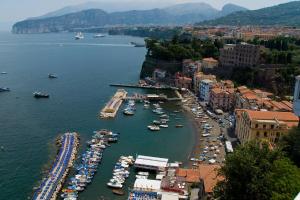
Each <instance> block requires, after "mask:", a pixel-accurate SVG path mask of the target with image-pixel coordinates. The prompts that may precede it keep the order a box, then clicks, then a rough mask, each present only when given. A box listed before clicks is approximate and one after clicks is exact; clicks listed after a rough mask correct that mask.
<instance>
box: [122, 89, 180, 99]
mask: <svg viewBox="0 0 300 200" xmlns="http://www.w3.org/2000/svg"><path fill="white" fill-rule="evenodd" d="M175 94H176V96H177V97H173V98H168V97H167V95H164V94H159V95H157V94H146V95H142V94H135V95H133V96H126V97H125V98H123V99H124V100H134V101H143V100H148V101H181V100H183V98H182V96H181V95H180V93H179V92H178V91H176V90H175ZM178 94H179V95H178Z"/></svg>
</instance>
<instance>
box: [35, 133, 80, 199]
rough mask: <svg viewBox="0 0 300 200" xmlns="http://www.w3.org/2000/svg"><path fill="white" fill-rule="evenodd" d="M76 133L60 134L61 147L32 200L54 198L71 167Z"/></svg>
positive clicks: (74, 154) (75, 144)
mask: <svg viewBox="0 0 300 200" xmlns="http://www.w3.org/2000/svg"><path fill="white" fill-rule="evenodd" d="M78 144H79V141H78V134H77V133H65V134H64V135H63V136H61V147H60V150H59V153H58V155H57V157H56V160H55V162H54V163H53V166H52V168H51V170H50V172H49V175H48V177H47V178H45V179H44V180H43V182H42V183H41V185H40V186H39V188H38V189H37V190H36V192H35V193H34V196H33V198H32V199H33V200H55V199H56V198H57V195H58V193H59V192H60V190H61V187H62V185H63V183H64V181H65V179H66V176H67V174H68V172H69V169H70V167H72V165H73V162H74V160H75V157H76V154H77V150H78Z"/></svg>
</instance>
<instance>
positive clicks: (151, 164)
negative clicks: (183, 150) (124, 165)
mask: <svg viewBox="0 0 300 200" xmlns="http://www.w3.org/2000/svg"><path fill="white" fill-rule="evenodd" d="M134 166H135V167H136V168H139V169H147V170H155V171H164V170H165V169H166V167H167V166H168V159H167V158H157V157H151V156H142V155H138V156H137V158H136V160H135V163H134Z"/></svg>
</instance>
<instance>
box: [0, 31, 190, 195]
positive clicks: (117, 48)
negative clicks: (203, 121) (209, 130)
mask: <svg viewBox="0 0 300 200" xmlns="http://www.w3.org/2000/svg"><path fill="white" fill-rule="evenodd" d="M143 41H144V39H143V38H138V37H130V36H109V35H107V36H106V37H103V38H93V34H85V38H84V39H82V40H74V34H73V33H53V34H28V35H15V34H11V33H9V32H0V72H7V74H0V87H9V88H10V89H11V91H10V92H1V93H0V146H1V149H0V200H25V199H31V198H32V194H33V192H34V190H33V188H34V187H36V186H38V184H39V182H40V181H41V180H42V179H43V177H44V176H45V174H47V173H46V172H47V169H49V167H50V164H51V162H53V160H54V159H55V156H56V153H57V147H56V146H55V140H56V138H57V137H59V136H60V135H62V134H63V133H65V132H78V133H79V135H80V139H81V140H80V153H82V152H83V151H84V149H85V148H86V141H88V140H90V139H91V137H92V136H93V131H94V130H100V129H110V130H112V131H115V132H119V133H120V138H119V141H118V143H116V144H113V145H112V146H111V147H109V148H107V149H106V150H105V152H104V157H103V160H102V162H101V164H100V165H99V168H98V172H97V173H96V175H95V177H94V179H93V181H92V183H91V184H89V185H88V187H87V189H86V190H85V191H84V192H82V193H80V194H79V199H81V200H98V199H110V200H119V199H127V196H126V195H127V192H128V188H131V187H132V186H133V183H134V178H135V177H134V172H133V170H132V173H131V176H130V178H129V179H128V180H127V181H126V184H125V186H124V190H125V192H126V195H125V196H116V195H114V194H113V193H112V191H111V189H109V188H108V187H107V186H106V183H107V182H108V181H109V179H110V178H111V177H112V169H113V167H114V164H115V163H116V162H117V160H118V158H119V157H120V156H122V155H132V156H136V155H147V156H158V157H165V158H169V160H170V161H185V160H186V159H187V157H188V156H189V154H190V152H191V151H192V148H193V145H194V133H193V124H192V122H191V121H190V120H189V118H188V116H187V115H186V114H185V113H183V112H181V113H178V114H176V116H173V115H172V116H171V121H170V123H169V128H167V129H163V130H161V131H159V132H151V131H149V130H147V126H148V125H149V124H150V123H151V122H152V121H153V120H154V119H157V118H158V116H157V115H156V114H154V113H153V112H152V111H151V109H144V107H143V104H139V103H137V110H136V114H135V115H134V116H132V117H128V116H124V115H123V113H122V109H123V108H124V105H123V106H122V107H121V109H120V111H119V112H118V115H117V116H116V118H114V119H111V120H101V119H100V118H99V116H98V115H99V111H100V110H101V109H102V108H103V106H104V105H105V104H106V102H107V101H109V99H110V98H111V97H112V96H113V95H114V93H115V91H116V90H117V89H118V88H116V87H111V86H110V84H112V83H137V82H138V80H139V73H140V70H141V66H142V63H143V60H144V58H145V54H146V49H145V48H137V47H133V46H132V45H130V42H137V43H142V42H143ZM49 73H54V74H56V75H57V76H58V78H57V79H49V78H48V74H49ZM126 90H127V91H128V92H129V95H130V94H134V93H162V92H163V91H153V90H142V89H128V88H126ZM34 91H42V92H46V93H49V94H50V98H49V99H35V98H33V92H34ZM168 95H172V94H168ZM162 107H163V108H164V109H165V110H166V112H168V113H172V111H173V110H175V109H180V107H179V106H178V105H176V103H165V104H162ZM176 124H183V125H184V127H183V128H175V125H176ZM79 155H80V154H79ZM68 178H70V176H69V177H68Z"/></svg>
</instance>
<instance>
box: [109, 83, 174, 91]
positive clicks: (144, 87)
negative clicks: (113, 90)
mask: <svg viewBox="0 0 300 200" xmlns="http://www.w3.org/2000/svg"><path fill="white" fill-rule="evenodd" d="M110 86H112V87H127V88H142V89H155V90H179V88H177V87H171V86H152V85H139V84H123V83H116V84H110Z"/></svg>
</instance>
